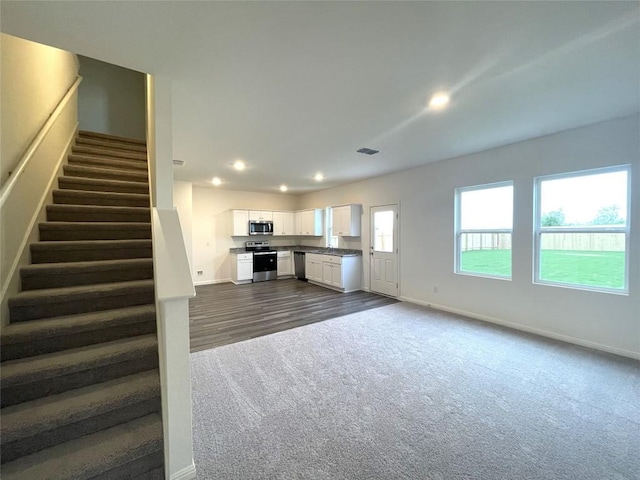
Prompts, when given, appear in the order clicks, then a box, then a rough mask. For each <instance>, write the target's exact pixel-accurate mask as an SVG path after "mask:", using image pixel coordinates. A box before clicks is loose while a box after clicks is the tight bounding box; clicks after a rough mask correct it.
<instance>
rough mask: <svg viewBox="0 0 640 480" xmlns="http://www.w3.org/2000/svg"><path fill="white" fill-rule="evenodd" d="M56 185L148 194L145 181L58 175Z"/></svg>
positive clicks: (98, 190) (66, 187)
mask: <svg viewBox="0 0 640 480" xmlns="http://www.w3.org/2000/svg"><path fill="white" fill-rule="evenodd" d="M58 186H59V187H60V189H63V190H66V189H69V190H82V191H91V192H109V193H135V194H144V195H148V194H149V185H148V184H146V183H142V182H130V181H126V180H109V179H104V178H89V177H58Z"/></svg>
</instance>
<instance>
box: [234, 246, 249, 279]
mask: <svg viewBox="0 0 640 480" xmlns="http://www.w3.org/2000/svg"><path fill="white" fill-rule="evenodd" d="M231 280H232V281H233V283H248V282H251V281H253V253H234V254H232V256H231Z"/></svg>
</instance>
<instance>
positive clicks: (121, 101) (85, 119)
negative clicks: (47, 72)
mask: <svg viewBox="0 0 640 480" xmlns="http://www.w3.org/2000/svg"><path fill="white" fill-rule="evenodd" d="M78 58H79V60H80V75H82V78H83V81H82V84H81V85H80V90H79V92H78V119H79V121H80V129H81V130H89V131H92V132H99V133H108V134H110V135H120V136H123V137H130V138H139V139H145V135H146V133H145V132H146V125H145V77H144V74H142V73H140V72H136V71H134V70H129V69H127V68H122V67H118V66H116V65H112V64H110V63H105V62H101V61H100V60H95V59H93V58H89V57H83V56H78Z"/></svg>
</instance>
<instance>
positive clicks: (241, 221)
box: [231, 210, 249, 237]
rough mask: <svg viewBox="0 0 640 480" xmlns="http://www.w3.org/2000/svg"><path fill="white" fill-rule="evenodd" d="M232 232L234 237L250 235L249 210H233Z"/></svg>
mask: <svg viewBox="0 0 640 480" xmlns="http://www.w3.org/2000/svg"><path fill="white" fill-rule="evenodd" d="M231 232H232V233H231V235H232V236H234V237H246V236H248V235H249V210H232V211H231Z"/></svg>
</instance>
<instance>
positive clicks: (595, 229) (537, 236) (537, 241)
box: [533, 164, 631, 295]
mask: <svg viewBox="0 0 640 480" xmlns="http://www.w3.org/2000/svg"><path fill="white" fill-rule="evenodd" d="M622 171H626V172H627V219H626V225H624V226H620V227H615V226H606V227H599V226H598V225H589V226H566V227H557V226H553V227H543V226H542V225H541V220H542V208H541V206H542V192H541V185H542V182H543V181H546V180H560V179H563V178H578V177H588V176H592V175H601V174H606V173H614V172H622ZM533 195H534V207H533V283H534V284H535V285H545V286H552V287H562V288H572V289H576V290H587V291H591V292H600V293H613V294H618V295H628V294H629V249H630V246H631V244H630V239H631V236H630V232H631V165H629V164H626V165H616V166H612V167H601V168H591V169H588V170H578V171H575V172H564V173H557V174H551V175H541V176H538V177H535V178H534V181H533ZM543 233H623V234H624V235H625V241H624V248H625V252H624V253H625V259H624V288H611V287H599V286H596V285H583V284H579V283H565V282H554V281H550V280H543V279H542V278H540V270H541V268H540V267H541V260H542V256H541V254H540V253H541V247H542V234H543Z"/></svg>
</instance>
